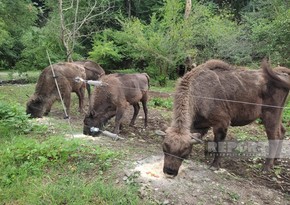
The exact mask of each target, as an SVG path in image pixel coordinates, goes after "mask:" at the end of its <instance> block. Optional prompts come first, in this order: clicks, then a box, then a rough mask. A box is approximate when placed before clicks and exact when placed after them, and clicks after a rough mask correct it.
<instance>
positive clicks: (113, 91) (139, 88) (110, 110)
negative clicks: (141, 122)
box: [83, 73, 149, 135]
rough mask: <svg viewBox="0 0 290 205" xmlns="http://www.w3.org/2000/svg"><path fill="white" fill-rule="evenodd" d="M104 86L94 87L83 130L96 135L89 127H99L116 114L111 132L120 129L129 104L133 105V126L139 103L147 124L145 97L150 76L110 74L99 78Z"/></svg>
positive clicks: (85, 132) (143, 74) (87, 133)
mask: <svg viewBox="0 0 290 205" xmlns="http://www.w3.org/2000/svg"><path fill="white" fill-rule="evenodd" d="M102 83H103V86H100V87H96V88H95V90H94V92H93V95H92V97H91V102H90V108H89V113H88V114H87V115H86V116H85V119H84V128H83V133H84V134H85V135H97V134H98V133H94V132H92V131H91V128H92V127H97V128H100V129H102V127H103V126H104V125H105V124H106V123H107V121H108V120H109V119H110V118H112V117H114V116H116V117H115V128H114V133H116V134H118V133H119V131H120V125H121V120H122V118H123V115H124V113H125V110H126V108H127V107H128V106H129V105H132V106H133V107H134V114H133V118H132V120H131V122H130V125H134V123H135V120H136V117H137V115H138V112H139V110H140V105H139V102H140V101H141V103H142V105H143V110H144V114H145V127H147V112H148V111H147V100H148V89H149V76H148V75H147V74H145V73H142V74H110V75H107V76H104V77H102Z"/></svg>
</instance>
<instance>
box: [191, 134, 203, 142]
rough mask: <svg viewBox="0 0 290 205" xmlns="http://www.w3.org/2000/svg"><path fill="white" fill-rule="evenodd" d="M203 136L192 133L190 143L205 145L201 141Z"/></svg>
mask: <svg viewBox="0 0 290 205" xmlns="http://www.w3.org/2000/svg"><path fill="white" fill-rule="evenodd" d="M200 136H201V134H200V133H192V134H191V135H190V137H191V140H190V143H191V144H203V140H201V139H200Z"/></svg>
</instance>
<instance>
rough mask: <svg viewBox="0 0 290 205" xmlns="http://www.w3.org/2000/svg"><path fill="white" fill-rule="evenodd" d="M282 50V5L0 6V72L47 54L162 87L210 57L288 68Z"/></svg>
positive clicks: (286, 5) (222, 0) (108, 1)
mask: <svg viewBox="0 0 290 205" xmlns="http://www.w3.org/2000/svg"><path fill="white" fill-rule="evenodd" d="M289 45H290V1H288V0H287V1H285V0H236V1H234V0H14V1H10V0H1V1H0V70H13V71H19V72H26V71H31V70H42V69H43V68H45V67H46V66H48V65H49V61H48V57H47V51H48V53H49V54H50V58H51V61H52V62H53V63H54V62H59V61H72V60H73V61H74V60H79V59H84V58H86V59H91V60H94V61H96V62H98V63H99V64H100V65H101V66H102V67H103V68H104V69H105V70H106V71H107V72H110V71H112V70H116V69H118V70H119V69H122V70H123V69H131V70H134V71H142V72H147V73H149V75H150V76H152V78H155V79H157V80H158V81H159V82H160V83H161V82H165V83H166V80H167V79H176V78H177V77H178V75H179V74H182V72H183V73H184V72H185V71H186V70H187V69H190V65H192V64H197V65H198V64H201V63H203V62H205V61H206V60H208V59H212V58H218V59H223V60H226V61H227V62H229V63H232V64H236V65H242V66H249V67H252V68H258V66H259V64H260V62H261V59H262V58H264V57H265V56H267V57H269V58H270V60H271V63H272V64H273V65H278V64H279V65H282V66H286V67H289V66H290V55H289V54H290V48H289ZM181 71H182V72H181Z"/></svg>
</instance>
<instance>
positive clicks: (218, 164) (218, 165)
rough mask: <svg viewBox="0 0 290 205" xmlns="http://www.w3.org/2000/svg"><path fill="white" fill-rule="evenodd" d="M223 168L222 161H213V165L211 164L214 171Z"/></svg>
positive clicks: (210, 167)
mask: <svg viewBox="0 0 290 205" xmlns="http://www.w3.org/2000/svg"><path fill="white" fill-rule="evenodd" d="M220 168H221V163H220V162H215V161H214V162H212V163H211V165H210V166H209V169H210V170H212V171H216V170H219V169H220Z"/></svg>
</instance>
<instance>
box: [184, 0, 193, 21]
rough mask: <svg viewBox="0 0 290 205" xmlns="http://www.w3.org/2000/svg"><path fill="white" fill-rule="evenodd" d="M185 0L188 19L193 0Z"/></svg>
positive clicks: (185, 15) (185, 14)
mask: <svg viewBox="0 0 290 205" xmlns="http://www.w3.org/2000/svg"><path fill="white" fill-rule="evenodd" d="M185 1H186V5H185V12H184V18H185V19H187V18H188V17H189V15H190V12H191V0H185Z"/></svg>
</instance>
